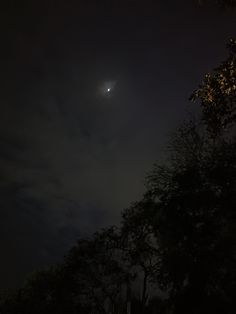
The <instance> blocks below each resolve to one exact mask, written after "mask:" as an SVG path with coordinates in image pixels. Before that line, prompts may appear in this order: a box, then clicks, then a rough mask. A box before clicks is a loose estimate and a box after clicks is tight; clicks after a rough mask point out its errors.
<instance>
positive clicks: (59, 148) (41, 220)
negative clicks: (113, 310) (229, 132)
mask: <svg viewBox="0 0 236 314" xmlns="http://www.w3.org/2000/svg"><path fill="white" fill-rule="evenodd" d="M6 2H7V4H6V5H7V7H6V5H5V7H4V8H3V7H2V8H1V20H0V24H1V28H0V33H1V37H0V38H1V39H0V40H1V50H0V56H1V59H0V69H1V75H0V80H1V85H0V86H1V87H0V88H1V93H0V130H1V133H0V193H1V195H0V232H1V235H0V247H1V258H0V278H1V280H0V288H9V287H15V286H18V285H20V284H21V283H22V281H23V279H25V278H26V276H27V275H28V274H29V273H30V272H31V271H33V270H36V269H40V268H41V267H43V266H45V265H49V264H50V263H54V262H57V261H60V259H61V258H62V256H63V254H65V253H66V251H67V250H68V248H69V247H70V246H71V245H72V244H73V243H74V242H75V241H76V238H77V237H78V236H81V235H82V236H83V235H86V234H90V233H91V232H93V231H95V230H97V229H98V228H100V227H102V226H107V225H109V224H114V223H118V222H119V215H120V211H121V210H122V209H123V208H125V207H128V206H129V204H130V203H131V202H132V201H135V200H137V199H138V198H139V197H140V196H141V195H142V192H143V190H144V188H143V180H144V177H145V174H146V173H147V171H149V170H150V169H151V167H152V164H153V163H154V161H155V160H157V159H159V158H160V157H161V156H162V155H163V151H164V148H165V143H166V141H167V139H168V134H169V133H170V131H171V130H173V128H175V126H176V125H177V124H178V123H179V122H180V121H181V120H183V118H184V117H185V116H186V111H188V110H189V109H188V108H190V107H193V106H195V105H193V104H190V105H189V103H188V97H189V96H190V94H191V92H192V91H193V90H194V89H195V88H196V87H197V85H198V84H199V83H200V82H201V79H202V76H203V75H204V74H205V73H206V72H207V71H210V70H211V69H212V68H214V67H215V66H216V65H217V64H218V63H219V62H220V61H221V60H223V59H224V57H225V56H226V49H225V45H226V43H227V41H228V39H229V38H230V37H233V36H235V35H236V34H235V33H236V15H235V13H232V12H228V11H227V12H224V11H222V10H221V11H220V10H218V9H217V8H214V7H211V8H210V7H199V6H198V5H197V1H194V0H192V1H190V0H186V1H174V0H165V1H150V0H146V1H129V0H127V1H115V0H114V1H111V0H110V1H108V0H107V1H106V0H100V1H98V0H97V1H91V0H87V1H70V0H65V1H55V2H52V1H28V2H23V1H17V2H15V3H14V2H11V1H6ZM107 84H108V85H109V84H111V86H113V85H114V86H113V88H112V90H111V93H110V94H109V96H108V95H106V93H105V92H104V88H105V87H106V86H107ZM109 86H110V85H109Z"/></svg>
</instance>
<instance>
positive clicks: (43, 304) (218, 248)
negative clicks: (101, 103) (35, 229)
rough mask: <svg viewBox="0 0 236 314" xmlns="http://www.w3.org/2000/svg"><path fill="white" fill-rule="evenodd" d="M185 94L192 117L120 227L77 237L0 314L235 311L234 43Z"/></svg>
mask: <svg viewBox="0 0 236 314" xmlns="http://www.w3.org/2000/svg"><path fill="white" fill-rule="evenodd" d="M228 48H229V56H228V58H227V60H226V61H225V62H223V63H222V64H221V65H220V66H219V67H218V68H216V69H215V70H214V71H213V72H212V73H211V74H207V75H206V76H205V78H204V80H203V82H202V84H201V85H200V86H199V88H198V89H197V90H196V91H195V92H194V93H193V95H192V97H191V100H193V101H198V103H199V104H200V106H201V116H200V117H199V118H198V119H189V120H188V121H185V122H184V123H183V125H182V126H180V127H179V128H178V130H177V131H176V132H175V133H174V134H173V136H172V138H171V139H170V143H169V147H168V158H167V159H166V162H165V163H164V164H156V165H154V167H153V169H152V171H151V172H150V173H149V175H148V176H147V180H146V190H145V193H144V195H143V198H142V199H141V200H139V201H137V202H135V203H133V204H132V205H131V206H130V207H129V208H127V209H126V210H124V211H123V213H122V220H121V224H120V227H119V228H118V227H115V226H113V227H110V228H107V229H103V230H101V231H99V232H97V233H95V234H94V235H93V236H92V237H91V238H84V239H79V241H78V242H77V244H76V245H75V246H74V247H73V248H72V249H71V250H70V251H69V252H68V254H67V255H66V256H65V258H64V260H63V262H62V263H61V264H59V265H56V266H55V267H51V268H50V269H48V270H47V271H42V272H38V273H36V274H35V275H34V276H32V278H31V279H30V280H29V281H28V282H27V284H26V285H25V286H24V287H23V288H22V289H19V290H18V291H16V292H15V293H14V294H10V295H5V296H4V297H3V296H2V297H1V301H0V313H2V314H7V313H8V314H37V313H38V314H39V313H40V314H42V313H43V314H49V313H50V314H54V313H57V314H60V313H61V314H62V313H63V314H66V313H70V314H73V313H81V314H108V313H113V314H121V313H132V314H138V313H142V314H144V313H148V314H151V313H160V314H167V313H173V314H180V313H181V314H184V313H186V314H187V313H188V314H204V313H207V314H209V313H214V314H217V313H219V314H222V313H224V314H233V313H235V312H236V306H235V291H236V241H235V236H236V219H235V218H236V217H235V216H236V206H235V205H236V138H235V130H236V41H234V40H231V41H230V43H229V47H228Z"/></svg>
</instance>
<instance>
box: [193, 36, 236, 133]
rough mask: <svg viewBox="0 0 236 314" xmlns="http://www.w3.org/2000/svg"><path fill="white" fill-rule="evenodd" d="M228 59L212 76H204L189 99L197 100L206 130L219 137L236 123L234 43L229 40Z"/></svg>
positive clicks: (235, 54)
mask: <svg viewBox="0 0 236 314" xmlns="http://www.w3.org/2000/svg"><path fill="white" fill-rule="evenodd" d="M228 48H229V57H228V59H227V60H226V61H225V62H223V63H222V64H221V65H220V66H219V67H218V68H216V69H215V71H214V72H213V74H210V73H208V74H206V75H205V78H204V81H203V83H202V85H200V86H199V88H198V89H197V90H196V91H195V92H194V94H193V95H192V97H191V99H192V100H196V99H199V100H200V102H201V107H202V114H203V120H204V121H205V123H206V124H207V127H208V130H209V131H210V132H211V133H212V134H213V135H214V136H216V135H219V134H220V133H221V132H222V131H223V130H225V129H226V128H228V127H229V126H231V125H232V124H233V123H235V121H236V41H235V40H233V39H231V41H230V43H229V45H228Z"/></svg>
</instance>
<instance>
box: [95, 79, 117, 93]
mask: <svg viewBox="0 0 236 314" xmlns="http://www.w3.org/2000/svg"><path fill="white" fill-rule="evenodd" d="M115 87H116V81H114V80H110V81H104V82H103V83H102V84H101V85H100V87H99V91H100V92H99V93H100V95H101V96H103V97H104V96H105V97H111V96H112V94H113V91H114V89H115Z"/></svg>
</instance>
